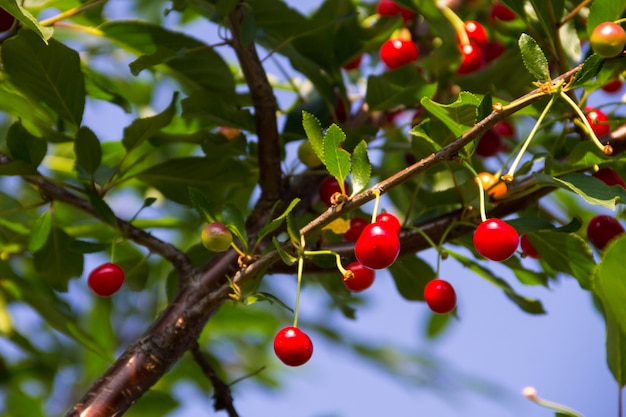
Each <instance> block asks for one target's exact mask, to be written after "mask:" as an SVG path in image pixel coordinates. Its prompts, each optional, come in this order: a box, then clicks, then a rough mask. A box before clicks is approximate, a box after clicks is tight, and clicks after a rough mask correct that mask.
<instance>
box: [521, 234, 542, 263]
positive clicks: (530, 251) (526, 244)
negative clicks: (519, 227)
mask: <svg viewBox="0 0 626 417" xmlns="http://www.w3.org/2000/svg"><path fill="white" fill-rule="evenodd" d="M520 246H521V247H522V252H524V253H525V254H526V255H527V256H530V257H531V258H533V259H539V258H541V256H539V252H537V249H535V247H534V246H533V244H532V243H531V242H530V239H528V235H527V234H526V233H524V234H523V235H522V237H521V238H520Z"/></svg>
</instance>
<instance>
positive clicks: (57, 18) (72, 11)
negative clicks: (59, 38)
mask: <svg viewBox="0 0 626 417" xmlns="http://www.w3.org/2000/svg"><path fill="white" fill-rule="evenodd" d="M107 1H109V0H96V1H93V2H91V3H87V4H84V5H82V6H80V7H75V8H73V9H70V10H66V11H64V12H63V13H59V14H58V15H56V16H52V17H51V18H49V19H46V20H42V21H41V22H39V24H40V25H41V26H52V25H54V24H55V23H57V22H59V21H61V20H64V19H66V18H68V17H72V16H76V15H77V14H80V13H82V12H84V11H87V10H89V9H92V8H94V7H97V6H100V5H101V4H104V3H106V2H107Z"/></svg>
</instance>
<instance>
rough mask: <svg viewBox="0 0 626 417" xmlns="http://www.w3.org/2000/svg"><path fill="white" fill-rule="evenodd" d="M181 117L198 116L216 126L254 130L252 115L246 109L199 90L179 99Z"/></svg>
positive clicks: (191, 117) (215, 94) (190, 117)
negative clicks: (181, 109)
mask: <svg viewBox="0 0 626 417" xmlns="http://www.w3.org/2000/svg"><path fill="white" fill-rule="evenodd" d="M181 106H182V108H183V113H182V115H183V118H185V119H193V118H200V119H203V120H207V121H209V122H211V123H214V124H216V125H218V126H229V127H236V128H238V129H242V130H247V131H249V132H254V131H255V129H256V128H255V125H254V117H253V116H252V114H251V113H250V111H249V110H248V109H242V108H240V106H237V105H236V104H235V103H234V102H233V101H232V100H224V97H222V96H220V95H219V94H217V93H210V92H206V91H204V90H199V91H196V92H194V93H192V94H191V95H190V96H189V97H187V98H185V99H184V100H182V101H181Z"/></svg>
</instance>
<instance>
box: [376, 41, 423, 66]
mask: <svg viewBox="0 0 626 417" xmlns="http://www.w3.org/2000/svg"><path fill="white" fill-rule="evenodd" d="M417 58H419V51H418V49H417V45H416V44H415V42H412V41H408V40H402V39H398V38H395V39H387V40H386V41H385V43H383V45H382V46H381V47H380V59H381V60H382V61H383V62H384V63H385V65H386V66H387V68H389V69H396V68H399V67H401V66H403V65H406V64H409V63H411V62H414V61H417Z"/></svg>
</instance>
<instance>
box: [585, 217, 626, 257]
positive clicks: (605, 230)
mask: <svg viewBox="0 0 626 417" xmlns="http://www.w3.org/2000/svg"><path fill="white" fill-rule="evenodd" d="M623 233H624V227H623V226H622V225H621V223H620V222H619V221H617V219H616V218H615V217H611V216H608V215H606V214H599V215H597V216H595V217H594V218H592V219H591V221H590V222H589V225H588V226H587V238H588V239H589V241H590V242H591V243H592V244H593V246H595V247H596V248H598V249H599V250H603V249H604V248H605V247H606V245H608V244H609V242H610V241H611V240H613V239H615V238H616V237H618V236H619V235H621V234H623Z"/></svg>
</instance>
